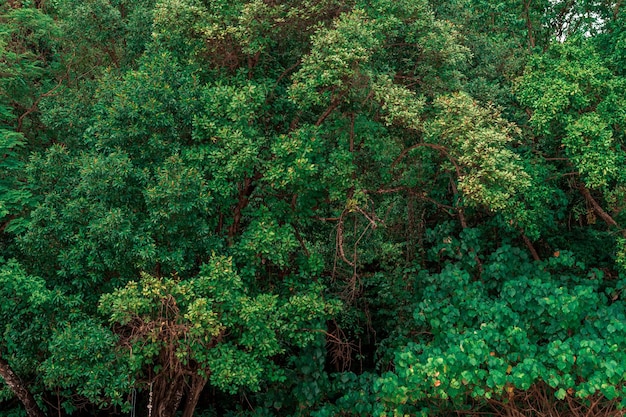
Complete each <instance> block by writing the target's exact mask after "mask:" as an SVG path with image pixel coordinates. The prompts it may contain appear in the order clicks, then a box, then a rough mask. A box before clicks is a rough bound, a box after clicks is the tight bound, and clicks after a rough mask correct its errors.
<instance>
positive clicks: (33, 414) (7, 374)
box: [0, 357, 46, 417]
mask: <svg viewBox="0 0 626 417" xmlns="http://www.w3.org/2000/svg"><path fill="white" fill-rule="evenodd" d="M0 376H2V378H3V379H4V382H6V384H7V385H8V386H9V388H11V391H13V393H14V394H15V395H16V396H17V398H19V400H20V401H21V402H22V404H24V408H25V409H26V414H28V416H29V417H46V415H45V414H44V413H43V411H41V408H39V405H37V402H36V401H35V398H34V397H33V395H32V394H31V393H30V391H28V389H27V388H26V386H25V385H24V384H23V383H22V381H20V379H19V378H18V377H17V375H15V373H14V372H13V370H12V369H11V366H10V365H9V363H8V362H7V361H5V360H4V359H2V358H1V357H0Z"/></svg>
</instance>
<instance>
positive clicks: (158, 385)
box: [151, 375, 185, 417]
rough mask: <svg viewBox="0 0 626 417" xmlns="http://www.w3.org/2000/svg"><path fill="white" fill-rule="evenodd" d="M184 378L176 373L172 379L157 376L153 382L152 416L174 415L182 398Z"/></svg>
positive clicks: (169, 416) (164, 416) (172, 416)
mask: <svg viewBox="0 0 626 417" xmlns="http://www.w3.org/2000/svg"><path fill="white" fill-rule="evenodd" d="M184 388H185V379H184V377H183V376H182V375H177V376H175V377H174V378H173V380H168V378H166V377H163V378H159V379H158V380H157V381H156V382H155V384H154V392H153V408H152V413H151V414H152V417H174V416H175V415H176V410H178V406H179V405H180V400H181V399H182V398H183V391H184Z"/></svg>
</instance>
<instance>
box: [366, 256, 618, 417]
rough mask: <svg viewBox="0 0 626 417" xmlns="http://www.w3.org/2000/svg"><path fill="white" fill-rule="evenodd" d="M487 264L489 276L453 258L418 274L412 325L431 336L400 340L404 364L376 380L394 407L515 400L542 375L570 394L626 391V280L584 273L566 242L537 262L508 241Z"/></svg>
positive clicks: (399, 360) (398, 359)
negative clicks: (625, 301)
mask: <svg viewBox="0 0 626 417" xmlns="http://www.w3.org/2000/svg"><path fill="white" fill-rule="evenodd" d="M483 268H484V274H483V276H482V277H483V280H484V281H476V280H472V279H471V277H470V276H469V274H468V273H467V272H466V271H463V270H461V269H459V268H457V267H454V266H449V267H447V268H446V269H444V270H443V271H442V272H441V273H440V274H428V273H426V272H424V271H423V272H421V273H419V274H418V275H417V276H416V278H415V279H416V288H419V296H418V299H419V300H420V301H418V302H417V303H416V305H415V306H416V308H415V311H414V315H413V317H414V320H415V321H414V325H413V326H415V329H416V330H417V331H419V332H421V333H423V334H427V335H428V337H427V338H425V339H422V340H417V341H414V342H410V343H408V344H406V345H405V346H402V347H398V348H397V349H396V351H395V352H396V353H395V358H394V365H395V370H394V371H393V372H388V373H384V374H382V375H381V377H380V379H378V380H377V381H376V382H375V383H374V388H375V390H376V392H377V396H378V397H379V398H380V399H381V401H382V402H383V404H385V407H386V408H387V409H397V410H404V411H403V412H409V411H408V410H414V411H412V412H416V411H419V410H420V407H424V406H428V407H429V409H430V410H431V411H432V412H434V411H436V410H444V409H446V407H450V406H452V407H461V406H462V404H464V403H465V401H466V399H467V397H468V396H470V397H474V398H475V399H477V400H483V401H484V400H491V399H494V400H497V401H504V402H505V403H508V402H509V401H514V397H515V393H517V392H522V391H528V390H530V389H531V388H533V387H536V386H541V384H546V385H547V386H549V387H550V388H551V390H552V391H551V392H552V393H553V394H554V395H555V396H556V397H557V398H559V399H561V400H562V399H564V398H565V396H571V397H575V398H577V399H580V400H585V399H591V398H595V397H594V394H596V393H599V394H601V395H603V396H604V397H605V398H606V400H607V401H610V400H613V399H614V398H616V397H618V396H621V395H623V393H621V392H622V391H621V390H623V388H624V387H623V381H624V377H625V374H624V370H621V368H620V367H619V365H618V364H619V363H622V362H623V361H624V358H623V354H622V352H621V350H620V349H619V348H618V346H620V344H621V343H623V341H622V339H623V333H621V332H620V330H619V329H622V328H623V327H624V325H625V323H624V320H625V316H624V315H623V314H622V313H618V311H621V310H622V309H623V305H622V301H621V300H617V301H615V299H613V300H611V299H610V298H609V297H611V294H615V293H616V292H619V291H621V287H622V285H623V283H621V281H619V282H615V283H613V284H612V286H608V287H607V286H606V284H604V283H603V282H602V279H603V273H602V272H601V271H599V270H594V269H592V270H591V271H589V272H588V273H587V275H586V276H585V275H584V273H583V271H584V270H585V266H584V265H582V264H581V263H580V262H576V260H575V259H574V258H573V257H572V256H571V254H569V253H567V252H563V251H561V252H559V253H556V254H555V256H554V257H552V258H550V259H548V260H546V261H544V262H542V263H538V264H532V263H530V262H529V261H528V260H527V257H526V256H525V255H524V254H523V253H520V252H519V251H518V250H515V249H514V248H510V247H506V246H504V247H502V248H500V249H498V250H497V251H496V252H495V253H493V254H492V255H491V256H490V258H489V259H488V260H487V261H486V262H485V264H484V265H483ZM494 284H495V285H494ZM407 407H409V408H407ZM415 407H417V408H415Z"/></svg>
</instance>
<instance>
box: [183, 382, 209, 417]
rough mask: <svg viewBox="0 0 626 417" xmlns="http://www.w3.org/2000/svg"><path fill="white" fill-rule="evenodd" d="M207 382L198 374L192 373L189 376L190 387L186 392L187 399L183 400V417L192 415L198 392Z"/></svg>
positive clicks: (191, 416)
mask: <svg viewBox="0 0 626 417" xmlns="http://www.w3.org/2000/svg"><path fill="white" fill-rule="evenodd" d="M206 383H207V379H206V378H202V377H201V376H200V375H193V376H192V377H191V387H190V388H189V393H187V401H186V402H185V411H184V412H183V417H193V412H194V410H195V409H196V405H197V404H198V400H199V399H200V394H201V393H202V390H203V389H204V386H205V385H206Z"/></svg>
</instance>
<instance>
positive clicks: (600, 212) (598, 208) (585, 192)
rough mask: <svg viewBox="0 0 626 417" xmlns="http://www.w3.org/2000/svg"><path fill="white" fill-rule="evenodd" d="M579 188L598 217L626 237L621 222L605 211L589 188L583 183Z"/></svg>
mask: <svg viewBox="0 0 626 417" xmlns="http://www.w3.org/2000/svg"><path fill="white" fill-rule="evenodd" d="M578 189H579V190H580V192H581V194H582V195H583V197H585V200H587V202H588V203H589V204H591V207H592V208H593V211H595V212H596V214H597V215H598V217H600V218H601V219H602V220H603V221H604V222H605V223H606V224H607V225H608V226H609V227H616V228H618V229H619V230H620V233H621V234H622V236H624V237H626V230H623V229H622V228H621V227H620V226H619V224H618V223H617V222H616V221H615V219H613V217H611V215H610V214H609V213H607V212H606V211H604V209H603V208H602V207H601V206H600V204H598V202H597V201H596V200H595V199H594V198H593V196H592V195H591V192H590V191H589V189H588V188H587V187H585V186H584V185H583V184H578Z"/></svg>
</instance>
